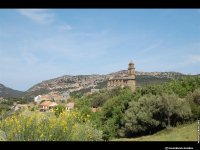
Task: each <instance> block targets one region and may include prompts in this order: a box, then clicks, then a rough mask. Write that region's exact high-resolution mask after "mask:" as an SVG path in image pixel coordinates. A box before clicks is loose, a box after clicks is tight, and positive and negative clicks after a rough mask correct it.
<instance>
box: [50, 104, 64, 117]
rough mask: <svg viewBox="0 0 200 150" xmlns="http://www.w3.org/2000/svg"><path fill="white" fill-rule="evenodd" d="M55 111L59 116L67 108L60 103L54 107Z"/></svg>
mask: <svg viewBox="0 0 200 150" xmlns="http://www.w3.org/2000/svg"><path fill="white" fill-rule="evenodd" d="M53 110H54V112H55V115H56V116H57V117H58V116H59V115H60V114H61V113H62V112H63V111H64V110H65V106H63V105H58V106H55V107H54V108H53Z"/></svg>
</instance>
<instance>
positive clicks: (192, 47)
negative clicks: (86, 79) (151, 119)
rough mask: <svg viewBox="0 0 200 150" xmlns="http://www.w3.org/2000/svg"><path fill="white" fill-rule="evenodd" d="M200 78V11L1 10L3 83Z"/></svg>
mask: <svg viewBox="0 0 200 150" xmlns="http://www.w3.org/2000/svg"><path fill="white" fill-rule="evenodd" d="M131 60H132V61H133V62H134V64H135V68H136V70H137V71H145V72H154V71H176V72H181V73H185V74H199V73H200V9H1V10H0V83H2V84H4V85H5V86H7V87H10V88H13V89H17V90H21V91H26V90H28V89H29V88H31V87H32V86H33V85H35V84H37V83H39V82H41V81H44V80H48V79H52V78H56V77H59V76H63V75H85V74H107V73H111V72H115V71H119V70H126V69H127V67H128V63H129V62H130V61H131Z"/></svg>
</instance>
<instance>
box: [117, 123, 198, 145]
mask: <svg viewBox="0 0 200 150" xmlns="http://www.w3.org/2000/svg"><path fill="white" fill-rule="evenodd" d="M115 141H197V123H196V122H195V123H192V124H185V125H181V126H178V127H175V128H171V129H164V130H162V131H159V132H157V133H155V134H153V135H148V136H142V137H139V138H121V139H115Z"/></svg>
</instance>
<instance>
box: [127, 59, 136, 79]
mask: <svg viewBox="0 0 200 150" xmlns="http://www.w3.org/2000/svg"><path fill="white" fill-rule="evenodd" d="M128 76H129V77H132V78H135V68H134V63H133V62H132V61H131V62H130V63H129V64H128Z"/></svg>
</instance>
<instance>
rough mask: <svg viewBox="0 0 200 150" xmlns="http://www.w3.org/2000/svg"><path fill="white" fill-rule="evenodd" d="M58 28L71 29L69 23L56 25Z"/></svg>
mask: <svg viewBox="0 0 200 150" xmlns="http://www.w3.org/2000/svg"><path fill="white" fill-rule="evenodd" d="M57 28H58V29H59V30H71V29H72V26H70V25H69V24H63V25H60V26H58V27H57Z"/></svg>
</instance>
